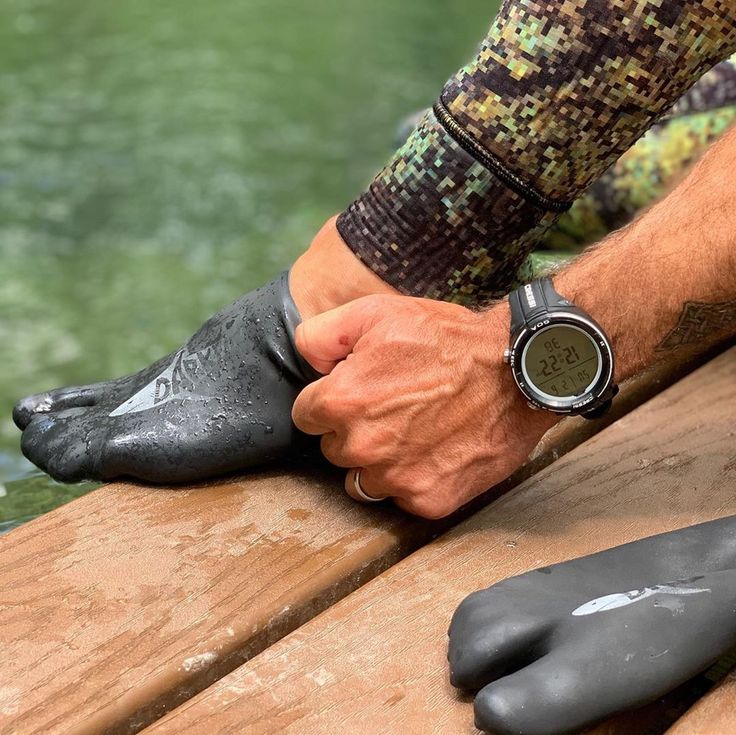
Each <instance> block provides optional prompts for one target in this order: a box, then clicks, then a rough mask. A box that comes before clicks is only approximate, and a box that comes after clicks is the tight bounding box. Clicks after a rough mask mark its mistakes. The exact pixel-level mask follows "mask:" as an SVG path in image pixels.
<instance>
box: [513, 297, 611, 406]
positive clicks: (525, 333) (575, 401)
mask: <svg viewBox="0 0 736 735" xmlns="http://www.w3.org/2000/svg"><path fill="white" fill-rule="evenodd" d="M565 324H567V325H569V326H572V327H577V328H578V329H580V330H581V331H583V332H584V333H585V334H586V335H588V336H589V337H590V338H591V339H592V341H593V343H594V344H595V345H596V347H597V348H598V351H599V353H600V359H601V365H600V370H599V374H598V378H597V379H596V380H594V382H593V383H592V384H591V386H590V387H589V388H588V390H587V391H586V392H585V393H583V394H581V395H579V396H572V397H569V398H561V399H559V400H551V399H549V398H548V397H543V396H542V392H541V391H539V390H537V389H536V388H535V386H534V385H533V384H532V383H531V381H529V380H527V379H526V377H525V375H524V371H523V367H522V362H523V360H522V358H523V355H524V350H525V348H526V346H527V344H528V343H529V342H531V340H532V339H533V338H534V337H535V336H536V335H537V334H539V332H541V331H543V330H545V329H547V328H549V327H553V326H561V325H565ZM509 365H510V367H511V374H512V375H513V376H514V382H515V383H516V385H517V387H518V388H519V390H520V391H521V392H522V394H523V395H524V397H525V398H526V399H527V401H529V403H530V404H531V405H532V406H534V407H536V408H542V409H545V410H547V411H553V412H554V413H561V414H568V415H576V414H581V413H585V412H587V411H590V410H592V409H594V408H596V406H597V405H598V403H599V400H600V399H601V398H602V397H603V396H605V395H606V394H607V392H608V390H609V388H610V387H611V385H612V384H613V350H612V349H611V345H610V343H609V342H608V339H607V338H606V335H605V334H604V332H603V330H602V329H601V328H600V327H599V326H598V325H597V324H596V323H595V322H594V321H593V320H592V319H590V318H588V317H585V316H583V315H581V314H575V313H571V312H569V311H564V312H563V311H555V310H550V311H549V312H547V313H546V314H544V315H543V316H540V317H539V318H538V319H535V320H533V322H532V323H531V324H524V325H523V326H522V327H521V329H520V330H519V333H518V335H516V337H515V339H514V340H513V343H512V344H511V347H510V355H509ZM545 396H546V394H545Z"/></svg>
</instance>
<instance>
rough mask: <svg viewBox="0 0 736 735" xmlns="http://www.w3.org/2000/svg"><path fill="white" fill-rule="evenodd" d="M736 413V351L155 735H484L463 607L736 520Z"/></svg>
mask: <svg viewBox="0 0 736 735" xmlns="http://www.w3.org/2000/svg"><path fill="white" fill-rule="evenodd" d="M734 405H736V351H734V350H732V351H730V352H729V353H726V354H725V355H723V356H721V357H720V358H718V359H716V360H715V361H714V362H712V363H710V364H709V365H707V366H705V367H704V368H701V369H700V370H699V371H697V372H696V373H694V374H693V375H692V376H690V377H688V378H686V379H685V380H683V381H681V382H680V383H678V384H677V385H675V386H674V387H673V388H671V389H669V390H668V391H666V392H665V393H663V394H662V395H661V396H659V397H657V398H656V399H654V400H652V401H650V402H649V403H647V404H646V405H644V406H643V407H641V408H639V409H638V410H636V411H635V412H633V413H632V414H630V415H629V416H627V417H625V418H623V419H621V420H620V421H618V422H617V423H616V424H614V425H613V426H611V427H609V428H608V429H606V430H605V431H603V432H602V433H600V434H598V435H597V436H596V437H594V438H592V439H591V440H590V441H588V442H586V443H585V444H583V445H582V446H580V447H578V448H577V449H575V450H573V451H572V452H570V453H569V454H568V455H567V456H566V457H564V458H562V459H561V460H559V461H558V462H556V463H555V464H554V465H552V466H551V467H548V468H547V469H545V470H543V471H542V472H540V473H539V474H537V475H535V476H534V477H533V478H532V479H530V480H528V481H527V482H525V483H524V484H523V485H521V486H520V487H518V488H516V489H515V490H512V491H511V492H510V493H508V494H507V495H505V496H504V497H502V498H500V499H499V500H497V501H495V502H494V503H492V504H491V505H490V506H488V507H487V508H485V509H484V510H482V511H480V512H479V513H477V514H476V515H474V516H473V517H471V518H470V519H468V520H466V521H465V522H463V523H461V524H460V525H458V526H457V527H456V528H454V529H453V530H451V531H449V532H448V533H447V534H445V535H443V536H442V537H440V538H438V539H437V540H436V541H434V542H433V543H431V544H429V545H428V546H425V547H424V548H422V549H420V550H419V551H417V552H415V553H414V554H413V555H411V556H410V557H409V558H407V559H404V560H403V561H402V562H400V563H398V564H396V565H395V566H393V567H392V568H391V569H389V570H388V571H386V572H385V573H383V574H382V575H380V576H379V577H377V578H376V579H374V580H372V581H371V582H370V583H368V584H366V585H365V586H363V587H362V588H360V589H359V590H357V591H356V592H354V593H353V594H351V595H349V596H348V597H346V598H345V599H343V600H342V601H341V602H339V603H337V604H336V605H334V606H333V607H331V608H330V609H329V610H327V611H326V612H324V613H322V614H321V615H320V616H319V617H317V618H315V619H313V620H312V621H310V622H309V623H307V624H305V625H304V626H302V627H301V628H300V629H298V630H296V631H295V632H294V633H292V634H290V635H289V636H287V637H286V638H284V639H283V640H281V641H279V642H278V643H276V644H275V645H273V646H271V647H270V648H269V649H267V650H266V651H264V652H263V653H261V654H260V655H259V656H257V657H256V658H255V659H253V660H252V661H250V662H248V663H247V664H246V665H244V666H242V667H240V668H239V669H237V670H236V671H234V672H232V673H231V674H230V675H228V676H226V677H225V678H223V679H222V680H220V681H219V682H217V683H216V684H214V685H213V686H212V687H210V688H209V689H208V690H206V691H205V692H203V693H201V694H200V695H198V696H196V697H194V698H193V699H191V700H190V701H189V702H187V703H185V704H184V705H182V706H181V707H179V708H178V709H177V710H176V711H175V712H173V713H171V714H169V715H167V716H166V717H165V718H164V719H162V720H160V721H159V722H157V723H155V724H154V725H152V726H151V727H150V728H149V729H147V730H146V731H145V735H173V734H174V733H176V735H181V734H188V735H193V734H194V733H218V735H227V734H229V733H238V734H242V733H247V734H248V735H261V734H263V735H265V734H267V733H268V734H269V735H270V734H271V733H276V732H278V733H300V735H304V734H307V735H309V734H311V733H315V734H317V733H319V734H320V735H332V734H333V733H334V734H335V735H337V734H338V733H340V734H341V735H342V734H343V733H351V734H354V735H361V734H362V733H366V735H367V734H368V733H379V732H380V733H382V735H390V734H392V733H395V734H396V735H399V734H400V735H413V734H414V733H416V734H417V735H420V734H421V735H427V734H428V733H437V734H442V735H448V734H450V733H452V734H454V733H472V732H475V730H474V728H473V724H472V706H471V703H470V701H469V700H468V699H463V698H462V697H460V696H459V695H458V694H457V693H456V692H455V691H454V690H453V689H452V688H451V687H450V686H449V683H448V681H447V664H446V660H445V651H446V630H447V624H448V622H449V619H450V616H451V614H452V612H453V611H454V609H455V607H456V606H457V605H458V604H459V602H460V601H461V600H462V599H463V598H464V597H465V596H466V595H467V594H469V593H470V592H472V591H474V590H476V589H479V588H481V587H485V586H487V585H489V584H492V583H493V582H496V581H498V580H501V579H503V578H505V577H508V576H510V575H514V574H518V573H520V572H523V571H526V570H529V569H532V568H535V567H538V566H542V565H547V564H552V563H555V562H559V561H563V560H565V559H568V558H571V557H574V556H578V555H583V554H589V553H593V552H595V551H599V550H601V549H604V548H608V547H611V546H616V545H618V544H622V543H625V542H628V541H632V540H635V539H638V538H642V537H644V536H647V535H651V534H654V533H659V532H664V531H668V530H672V529H676V528H680V527H683V526H687V525H691V524H693V523H697V522H701V521H706V520H710V519H713V518H717V517H721V516H724V515H728V514H733V513H736V493H734V487H735V486H736V442H735V441H734V435H736V423H735V420H734ZM604 731H605V732H615V731H616V730H611V729H605V728H604V729H602V730H601V732H604ZM618 732H621V730H618ZM629 732H630V731H629Z"/></svg>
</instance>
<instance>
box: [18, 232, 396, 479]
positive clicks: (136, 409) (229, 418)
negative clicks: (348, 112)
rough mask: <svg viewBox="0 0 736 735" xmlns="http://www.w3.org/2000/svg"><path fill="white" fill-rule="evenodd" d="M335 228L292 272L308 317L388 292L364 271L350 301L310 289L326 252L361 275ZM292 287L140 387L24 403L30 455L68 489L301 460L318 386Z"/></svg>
mask: <svg viewBox="0 0 736 735" xmlns="http://www.w3.org/2000/svg"><path fill="white" fill-rule="evenodd" d="M332 224H333V223H328V224H327V225H326V226H325V228H324V229H323V231H322V232H321V233H320V235H319V236H318V238H317V240H315V243H313V246H312V247H311V248H310V250H309V251H307V253H305V255H304V256H302V258H300V260H299V261H297V263H296V264H295V266H294V269H293V270H292V274H291V275H292V284H291V285H292V288H293V286H294V280H293V279H294V271H299V273H298V276H299V278H298V279H297V281H298V288H297V290H298V292H299V298H300V301H299V302H298V303H299V306H300V307H301V308H302V310H303V311H305V312H306V314H307V315H308V316H311V315H312V314H314V313H317V312H318V311H319V310H323V309H325V308H328V307H329V306H330V305H334V306H337V305H338V304H337V303H334V304H330V302H329V298H336V299H338V298H339V299H344V300H350V298H349V291H348V290H347V288H348V286H349V284H350V282H351V281H352V282H353V283H355V284H356V288H355V289H354V297H357V296H361V295H364V293H365V290H366V289H373V288H375V289H376V290H380V289H381V288H385V289H388V286H385V284H384V285H382V282H381V281H380V280H379V279H378V278H377V277H376V276H373V274H372V273H369V272H367V269H364V267H363V266H362V265H360V264H359V263H357V260H356V263H355V265H357V267H358V268H360V269H363V270H365V271H366V273H365V274H362V275H365V276H366V278H364V279H363V280H362V281H361V273H360V272H358V275H357V278H342V279H340V282H341V283H342V284H343V285H341V286H340V288H342V291H340V292H339V293H338V292H337V289H334V290H331V289H329V288H327V287H325V288H314V286H312V287H311V288H310V287H309V285H308V284H305V281H308V280H309V278H310V275H316V274H315V273H314V271H313V272H312V274H310V268H313V269H315V270H316V273H317V274H318V273H319V272H320V270H319V269H320V266H321V265H322V263H321V260H322V259H324V256H325V253H324V250H325V248H326V249H327V251H328V252H327V254H326V255H327V256H328V257H329V260H330V262H331V264H332V265H334V262H335V259H336V258H337V259H339V258H340V257H343V258H344V260H345V261H346V268H348V269H350V268H351V267H352V266H353V264H352V263H351V262H350V259H351V258H354V256H352V254H350V253H349V251H347V248H346V247H345V245H344V244H341V241H335V240H334V237H335V232H334V230H332V229H331V225H332ZM320 236H322V237H323V239H322V240H321V241H320V240H319V238H320ZM325 236H326V237H327V239H325ZM330 238H332V239H330ZM315 245H316V246H317V247H316V248H315ZM320 248H322V250H320ZM340 248H342V249H344V252H343V250H341V249H340ZM335 249H337V256H335V252H334V251H335ZM305 259H306V263H305ZM321 271H322V273H325V272H329V267H328V268H324V266H323V265H322V268H321ZM371 279H373V280H371ZM323 281H324V278H323ZM374 281H377V283H374ZM356 282H357V283H356ZM345 284H347V285H345ZM289 285H290V284H289V279H288V277H287V275H286V274H283V275H282V276H280V277H278V278H277V279H275V280H274V281H273V282H271V283H269V284H267V285H266V286H264V287H262V288H259V289H256V290H255V291H252V292H251V293H249V294H246V295H245V296H243V297H242V298H240V299H238V300H237V301H236V302H235V303H233V304H231V305H230V306H228V307H227V308H225V309H223V310H222V311H221V312H220V313H218V314H216V315H215V316H214V317H212V318H211V319H209V320H208V321H207V322H205V324H204V325H203V326H202V327H201V328H200V329H199V330H198V331H197V332H196V333H195V334H194V335H193V336H192V338H191V339H190V340H189V341H188V342H187V343H186V344H185V345H184V346H183V347H181V349H179V350H177V351H176V352H174V353H172V354H171V355H168V356H167V357H165V358H163V359H161V360H159V361H158V362H156V363H154V364H153V365H151V366H150V367H148V368H145V369H144V370H141V371H140V372H138V373H135V374H134V375H130V376H127V377H124V378H118V379H116V380H109V381H106V382H102V383H96V384H94V385H87V386H83V387H75V388H63V389H59V390H54V391H50V392H48V393H41V394H38V395H34V396H30V397H28V398H25V399H23V400H22V401H20V402H19V403H18V404H17V406H16V407H15V410H14V412H13V418H14V420H15V423H16V424H17V425H18V427H19V428H20V429H21V430H22V431H23V437H22V439H21V447H22V449H23V453H24V454H25V455H26V457H28V459H30V460H31V462H33V463H34V464H36V465H38V466H39V467H40V468H41V469H43V470H45V471H46V472H48V473H49V474H50V475H51V476H52V477H54V478H56V479H58V480H62V481H67V482H68V481H75V480H81V479H101V480H107V479H112V478H115V477H122V476H128V477H136V478H139V479H143V480H150V481H154V482H186V481H193V480H198V479H202V478H206V477H211V476H214V475H219V474H223V473H226V472H231V471H235V470H239V469H243V468H245V467H250V466H253V465H257V464H262V463H264V462H268V461H271V460H274V459H278V458H279V457H283V456H285V455H287V454H289V453H292V452H293V451H294V449H295V446H297V445H299V444H300V441H301V439H302V438H303V436H302V435H301V434H300V433H299V432H298V431H297V430H296V429H295V428H294V426H293V424H292V422H291V407H292V404H293V402H294V400H295V398H296V396H297V395H298V393H299V391H300V390H301V389H302V388H303V387H304V385H306V383H307V382H309V381H310V380H313V379H315V378H316V377H317V375H316V373H315V372H314V371H313V370H312V368H311V367H309V365H308V364H307V363H306V362H304V361H303V360H302V359H301V358H300V356H299V355H298V353H297V351H296V349H295V347H294V340H293V338H294V330H295V329H296V326H297V325H298V323H299V321H300V314H299V309H298V308H297V306H296V304H295V302H294V300H293V299H292V296H291V292H290V288H289ZM361 289H362V292H361ZM311 294H316V295H317V296H318V298H314V299H313V298H310V296H311ZM295 298H296V294H295Z"/></svg>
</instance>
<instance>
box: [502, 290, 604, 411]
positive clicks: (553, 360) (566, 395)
mask: <svg viewBox="0 0 736 735" xmlns="http://www.w3.org/2000/svg"><path fill="white" fill-rule="evenodd" d="M509 305H510V307H511V338H510V344H509V348H508V349H507V350H506V351H505V352H504V362H507V363H508V364H509V365H510V366H511V372H512V374H513V376H514V380H515V382H516V385H517V386H518V387H519V390H520V391H521V392H522V393H523V394H524V396H525V398H526V399H527V402H528V404H529V405H530V406H531V407H532V408H542V409H546V410H547V411H553V412H555V413H560V414H570V415H575V414H577V415H581V416H584V417H585V418H590V419H592V418H597V417H598V416H602V415H603V414H604V413H605V412H606V411H608V409H609V408H610V407H611V401H612V400H613V397H614V396H615V395H616V394H617V393H618V387H617V386H616V385H615V384H614V374H613V367H614V365H613V350H612V349H611V343H610V342H609V340H608V337H607V336H606V333H605V332H604V331H603V329H602V328H601V326H600V325H599V324H597V323H596V322H595V320H594V319H593V318H592V317H591V316H590V315H589V314H587V313H586V312H585V311H583V310H582V309H581V308H579V307H577V306H575V305H574V304H573V303H572V302H570V301H568V300H567V299H566V298H564V297H563V296H560V294H558V293H557V291H555V289H554V286H553V285H552V280H551V279H550V278H540V279H538V280H536V281H532V282H531V283H528V284H527V285H526V286H522V287H521V288H518V289H517V290H516V291H513V292H512V293H511V295H510V296H509Z"/></svg>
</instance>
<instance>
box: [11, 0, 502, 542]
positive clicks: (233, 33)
mask: <svg viewBox="0 0 736 735" xmlns="http://www.w3.org/2000/svg"><path fill="white" fill-rule="evenodd" d="M495 6H496V3H494V2H490V3H489V2H487V1H482V0H452V2H450V1H449V0H408V1H404V2H397V1H396V0H371V1H370V2H365V0H310V2H304V0H210V1H209V2H207V3H202V2H197V3H195V2H191V0H157V2H151V1H150V0H124V2H115V3H109V2H100V1H99V0H63V2H60V1H59V0H54V1H49V0H0V356H1V359H0V527H5V528H7V527H10V526H12V525H14V524H16V523H18V522H22V521H23V520H27V519H28V518H30V517H33V516H35V515H38V514H39V513H43V512H45V511H47V510H49V509H51V508H53V507H55V506H56V505H59V504H61V503H63V502H66V501H68V500H69V499H71V498H72V497H74V496H76V495H79V494H82V493H83V492H86V491H87V490H88V489H89V487H90V486H89V485H81V486H74V485H66V486H65V485H58V484H56V483H53V482H51V481H50V480H48V479H47V478H46V477H45V476H43V475H39V474H38V473H34V472H33V471H32V469H31V467H30V465H29V464H28V463H26V462H25V460H24V459H23V458H22V456H21V454H20V451H19V449H18V438H19V434H18V432H17V430H16V429H15V427H14V426H13V424H12V422H11V420H10V410H11V407H12V405H13V403H14V402H15V400H16V399H17V398H18V397H20V396H23V395H25V394H28V393H32V392H35V391H39V390H44V389H47V388H51V387H56V386H60V385H69V384H77V383H85V382H91V381H95V380H100V379H105V378H110V377H113V376H116V375H120V374H122V373H127V372H130V371H132V370H135V369H138V368H140V367H142V366H144V365H146V364H148V363H149V362H150V361H152V360H153V359H154V358H156V357H159V356H160V355H162V354H165V353H166V352H168V351H169V350H171V349H173V348H174V347H176V346H177V345H178V344H179V343H181V342H182V341H183V340H184V339H186V338H187V337H188V336H189V334H190V333H191V332H192V331H193V330H194V329H195V328H196V327H197V326H198V325H199V324H200V322H201V321H203V320H204V319H205V318H206V317H207V316H209V315H210V314H211V313H212V312H214V311H216V310H217V309H219V308H220V307H221V306H222V305H224V304H225V303H227V302H229V301H231V300H232V299H234V298H235V297H236V296H237V295H238V294H240V293H241V292H243V291H247V290H249V289H251V288H254V287H255V286H257V285H259V284H261V283H262V282H263V281H265V280H266V279H267V278H270V277H271V276H272V275H274V274H275V273H277V272H278V271H279V270H280V269H283V268H285V267H287V266H288V264H289V263H290V262H291V261H292V260H293V259H294V257H295V256H296V255H297V254H298V253H299V252H300V251H301V250H302V249H303V248H304V247H305V246H306V245H307V244H308V242H309V240H310V237H311V236H312V235H313V234H314V233H315V232H316V230H317V228H318V227H319V225H320V224H321V223H322V221H323V220H325V219H326V218H327V217H328V216H329V215H331V214H333V213H335V212H337V211H339V210H340V209H341V208H342V207H344V206H345V205H346V204H347V203H348V202H349V201H350V199H351V197H353V196H354V195H355V194H356V193H358V192H359V190H360V188H361V187H362V186H363V185H364V184H365V183H367V182H368V180H369V179H370V176H371V174H372V173H373V172H374V171H375V170H376V169H377V168H379V167H380V165H381V164H382V162H383V161H384V160H385V159H386V157H387V155H388V154H389V153H390V150H391V142H392V140H393V136H394V133H395V130H396V127H397V124H398V122H399V120H400V119H401V118H402V117H403V116H404V115H406V114H407V113H410V112H413V111H414V110H415V109H418V108H419V107H421V106H423V105H428V104H429V103H431V101H432V100H433V98H434V96H435V95H436V94H437V92H438V90H439V89H440V86H441V85H442V83H443V82H444V80H445V78H446V77H447V76H449V74H450V73H451V72H452V71H453V70H454V68H456V67H457V66H459V65H460V64H462V63H463V61H464V60H465V59H466V58H468V57H469V56H470V55H471V54H472V52H473V49H474V47H475V45H476V43H477V42H478V41H480V40H481V38H482V37H483V35H484V32H485V30H486V28H487V27H488V25H489V24H490V22H491V17H492V15H493V11H494V10H495Z"/></svg>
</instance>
